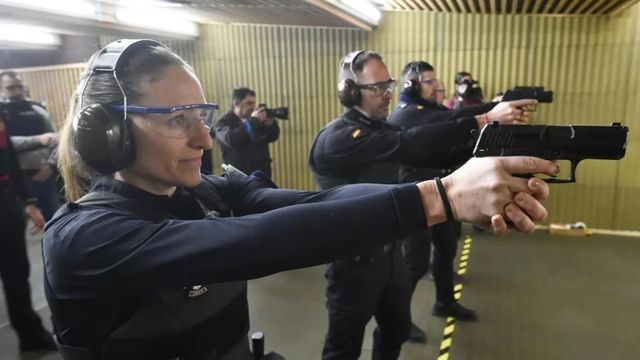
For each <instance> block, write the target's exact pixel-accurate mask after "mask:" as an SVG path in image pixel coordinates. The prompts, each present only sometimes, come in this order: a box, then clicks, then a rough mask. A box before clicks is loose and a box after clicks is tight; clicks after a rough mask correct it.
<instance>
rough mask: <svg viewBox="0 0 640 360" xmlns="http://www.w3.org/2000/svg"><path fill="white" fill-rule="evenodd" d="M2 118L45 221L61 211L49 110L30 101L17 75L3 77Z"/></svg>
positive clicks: (0, 86) (0, 87)
mask: <svg viewBox="0 0 640 360" xmlns="http://www.w3.org/2000/svg"><path fill="white" fill-rule="evenodd" d="M0 90H1V93H2V97H3V100H4V101H5V104H4V106H3V107H2V116H3V118H4V120H5V123H6V126H7V130H8V133H9V136H10V138H11V142H12V143H13V146H14V148H15V150H16V151H17V153H18V159H19V161H20V166H21V168H22V171H23V174H24V175H25V181H26V183H27V187H28V188H29V191H30V192H31V193H32V194H33V196H34V197H35V198H37V199H38V203H39V205H40V208H41V209H42V213H43V215H44V218H45V220H49V219H51V217H52V216H53V214H54V213H55V212H56V210H57V209H58V208H59V207H60V205H61V201H60V193H59V192H58V184H57V183H56V178H57V175H58V172H57V167H56V161H57V159H56V158H55V156H52V155H53V151H52V149H53V146H54V145H55V144H56V143H57V135H56V133H55V132H54V131H55V130H54V128H53V124H52V121H51V118H50V116H49V113H48V112H47V110H46V109H45V107H44V106H43V105H42V104H40V103H37V102H34V101H31V100H29V99H28V98H27V96H26V92H25V87H24V84H23V81H22V78H21V77H20V75H19V74H17V73H16V72H15V71H11V70H8V71H3V72H1V73H0Z"/></svg>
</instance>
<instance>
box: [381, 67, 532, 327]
mask: <svg viewBox="0 0 640 360" xmlns="http://www.w3.org/2000/svg"><path fill="white" fill-rule="evenodd" d="M401 77H402V80H403V90H402V93H401V94H400V103H399V104H398V106H397V107H396V108H395V109H394V110H393V111H392V112H391V114H390V115H389V118H388V120H387V122H388V123H390V124H392V125H394V126H397V127H399V128H402V129H405V130H406V129H410V128H412V127H415V126H423V125H425V124H442V123H447V122H456V121H460V119H476V120H477V122H478V128H480V127H482V126H484V124H486V123H490V122H493V121H498V122H501V123H526V122H527V121H528V113H527V112H526V111H522V110H520V109H519V107H522V106H524V104H525V103H526V104H529V103H531V100H522V101H520V102H503V103H499V104H498V103H487V104H481V105H474V106H470V107H467V108H464V109H459V110H450V109H448V108H446V107H445V106H443V105H441V101H438V100H440V99H438V96H439V95H441V93H439V90H441V89H439V86H438V85H439V81H438V79H437V77H436V73H435V70H434V68H433V66H431V65H430V64H429V63H427V62H424V61H413V62H410V63H408V64H407V65H406V66H405V67H404V70H403V71H402V74H401ZM445 141H449V149H448V151H445V152H443V153H442V154H443V156H444V157H445V158H446V159H448V160H449V162H450V163H451V164H453V165H454V166H452V167H444V168H441V167H421V166H414V165H411V164H401V165H400V169H399V180H400V182H413V181H419V180H427V179H433V178H435V177H445V176H446V175H448V174H449V173H450V172H451V170H452V168H455V167H457V166H459V165H462V164H463V163H464V162H466V161H467V160H468V159H469V158H470V157H471V153H472V151H473V146H474V143H475V140H474V139H473V138H470V139H467V140H466V141H457V140H456V139H454V138H449V139H445ZM459 234H460V223H458V222H455V221H450V222H445V223H442V224H438V225H436V226H434V227H432V228H430V229H428V230H425V231H421V232H418V233H413V234H410V235H408V236H407V237H406V238H405V239H404V241H403V245H404V258H405V262H406V264H407V268H408V271H409V277H410V282H411V291H412V293H413V291H414V290H415V288H416V285H417V282H418V280H420V278H422V277H423V276H424V275H425V273H426V272H427V270H428V266H429V258H430V252H431V242H433V246H434V250H435V251H434V261H433V277H434V280H435V284H436V302H435V304H434V306H433V311H432V313H433V314H434V315H436V316H443V317H446V316H452V317H455V318H457V319H459V320H465V321H474V320H477V315H476V313H475V312H474V311H473V310H471V309H467V308H466V307H464V306H462V305H460V304H459V303H458V302H457V301H456V300H455V298H454V293H453V278H454V274H453V260H454V258H455V255H456V250H457V238H458V237H459ZM418 330H419V329H417V328H416V327H415V326H414V328H413V329H412V336H413V335H414V334H417V333H419V331H418ZM412 340H420V339H419V338H418V339H412Z"/></svg>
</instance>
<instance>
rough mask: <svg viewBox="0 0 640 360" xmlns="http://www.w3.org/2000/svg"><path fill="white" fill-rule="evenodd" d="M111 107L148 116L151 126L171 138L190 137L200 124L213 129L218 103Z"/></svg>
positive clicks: (148, 122)
mask: <svg viewBox="0 0 640 360" xmlns="http://www.w3.org/2000/svg"><path fill="white" fill-rule="evenodd" d="M109 106H110V107H111V108H113V109H116V110H119V111H122V112H126V113H130V114H141V115H144V118H146V119H147V120H148V121H147V124H148V126H149V127H150V128H153V129H154V130H156V131H158V132H160V133H161V134H162V135H164V136H166V137H171V138H180V139H181V138H188V137H190V136H192V135H193V133H194V132H195V131H197V130H198V129H199V127H200V126H204V127H205V128H206V129H207V130H209V129H211V125H212V124H213V120H214V119H215V113H216V110H217V109H218V108H219V106H218V105H216V104H210V103H204V104H188V105H179V106H173V107H147V106H124V105H109Z"/></svg>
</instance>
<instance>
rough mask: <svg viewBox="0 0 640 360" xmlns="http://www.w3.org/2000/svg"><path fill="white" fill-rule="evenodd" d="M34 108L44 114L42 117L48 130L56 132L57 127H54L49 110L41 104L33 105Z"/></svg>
mask: <svg viewBox="0 0 640 360" xmlns="http://www.w3.org/2000/svg"><path fill="white" fill-rule="evenodd" d="M33 109H34V110H35V111H37V112H38V114H40V115H41V116H42V119H43V120H44V127H45V129H46V132H55V129H54V127H53V121H52V120H51V115H49V112H48V111H47V110H46V109H45V108H44V107H43V106H42V105H40V104H38V105H33Z"/></svg>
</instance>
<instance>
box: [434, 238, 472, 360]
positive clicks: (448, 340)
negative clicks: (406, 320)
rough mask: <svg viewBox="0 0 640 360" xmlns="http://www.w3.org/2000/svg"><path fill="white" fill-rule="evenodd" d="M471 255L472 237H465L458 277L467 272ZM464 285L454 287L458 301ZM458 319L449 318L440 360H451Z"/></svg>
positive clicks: (445, 327) (439, 355)
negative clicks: (450, 355) (450, 352)
mask: <svg viewBox="0 0 640 360" xmlns="http://www.w3.org/2000/svg"><path fill="white" fill-rule="evenodd" d="M470 253H471V237H470V236H469V235H465V237H464V245H463V246H462V255H461V256H460V262H459V264H460V265H459V266H458V275H464V273H466V272H467V266H468V264H469V256H470V255H469V254H470ZM462 287H463V286H462V284H456V285H455V286H454V287H453V291H454V293H453V296H454V298H455V299H456V301H457V300H460V298H461V297H462ZM455 324H456V319H454V318H452V317H447V322H446V324H445V326H444V334H443V335H442V342H440V353H439V354H438V360H449V351H450V350H451V346H452V345H453V333H454V332H455V330H456V325H455Z"/></svg>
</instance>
